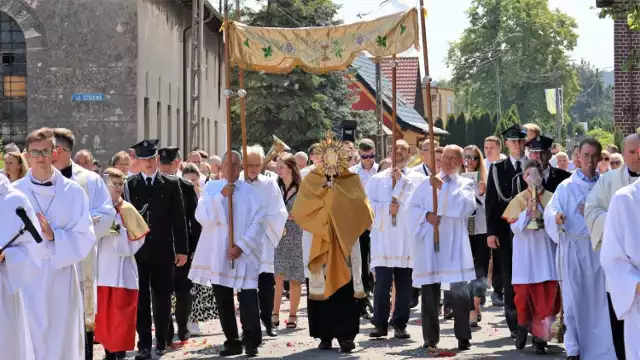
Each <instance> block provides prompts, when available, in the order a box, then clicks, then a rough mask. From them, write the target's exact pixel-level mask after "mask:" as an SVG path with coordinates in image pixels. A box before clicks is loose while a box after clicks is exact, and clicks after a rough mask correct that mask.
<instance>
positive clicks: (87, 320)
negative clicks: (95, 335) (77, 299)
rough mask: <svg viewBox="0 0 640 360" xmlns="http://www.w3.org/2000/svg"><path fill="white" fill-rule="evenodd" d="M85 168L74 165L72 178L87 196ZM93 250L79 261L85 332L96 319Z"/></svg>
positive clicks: (91, 327) (90, 329) (92, 325)
mask: <svg viewBox="0 0 640 360" xmlns="http://www.w3.org/2000/svg"><path fill="white" fill-rule="evenodd" d="M85 171H86V170H81V169H79V168H77V166H74V174H73V177H74V180H75V181H76V182H77V183H78V185H80V186H81V187H82V188H83V189H84V192H85V193H86V194H87V196H89V188H88V187H87V174H86V172H85ZM95 256H96V255H95V252H94V251H90V252H89V255H87V257H86V258H84V260H82V261H81V262H80V268H81V269H82V278H81V279H80V291H81V292H82V301H83V304H84V327H85V330H86V331H87V332H91V331H93V328H94V326H95V321H96V311H95V298H94V295H95V294H94V292H93V289H94V269H95V268H94V264H95V260H96V259H95Z"/></svg>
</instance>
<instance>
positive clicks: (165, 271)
mask: <svg viewBox="0 0 640 360" xmlns="http://www.w3.org/2000/svg"><path fill="white" fill-rule="evenodd" d="M137 263H138V285H139V286H138V288H139V291H138V319H137V323H136V331H137V332H138V349H140V350H142V349H147V350H151V346H152V340H153V338H152V336H151V302H152V301H153V323H154V324H155V327H156V348H159V349H166V344H167V342H168V339H167V337H168V336H167V333H168V331H169V322H170V320H171V293H172V292H173V281H171V280H170V279H173V268H174V264H172V263H168V264H167V263H154V262H146V261H137Z"/></svg>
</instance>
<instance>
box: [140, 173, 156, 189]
mask: <svg viewBox="0 0 640 360" xmlns="http://www.w3.org/2000/svg"><path fill="white" fill-rule="evenodd" d="M140 175H142V178H143V179H144V183H145V185H146V184H147V179H148V178H151V185H153V183H155V182H156V175H158V170H156V172H155V173H154V174H153V175H151V176H149V175H147V174H145V173H144V172H142V171H141V172H140Z"/></svg>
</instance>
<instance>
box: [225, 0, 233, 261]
mask: <svg viewBox="0 0 640 360" xmlns="http://www.w3.org/2000/svg"><path fill="white" fill-rule="evenodd" d="M224 23H225V29H224V63H225V65H226V66H225V72H226V74H225V79H224V82H225V98H226V100H227V166H228V167H227V174H231V172H232V171H233V161H232V160H231V64H230V63H229V58H230V56H229V39H230V36H229V6H228V0H225V1H224ZM227 177H228V175H227ZM227 181H228V179H227ZM228 200H229V201H227V205H228V213H229V215H228V218H229V251H231V249H233V195H231V196H229V199H228ZM234 267H235V264H234V261H233V260H231V268H232V269H233V268H234Z"/></svg>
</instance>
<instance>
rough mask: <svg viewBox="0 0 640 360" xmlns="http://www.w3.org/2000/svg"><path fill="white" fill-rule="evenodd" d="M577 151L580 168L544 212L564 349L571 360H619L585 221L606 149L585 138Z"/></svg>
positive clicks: (602, 281)
mask: <svg viewBox="0 0 640 360" xmlns="http://www.w3.org/2000/svg"><path fill="white" fill-rule="evenodd" d="M578 151H579V152H580V168H579V169H578V170H576V172H575V173H573V174H572V175H571V177H570V178H569V179H566V180H565V181H563V182H562V183H561V184H560V185H559V186H558V188H557V189H556V191H555V193H554V194H553V197H552V198H551V201H550V202H549V204H547V207H546V208H545V209H544V223H545V230H546V231H547V233H548V234H549V236H550V237H551V239H552V240H553V241H554V242H555V243H557V244H558V249H557V257H556V258H557V264H558V265H557V267H558V278H559V279H560V287H561V289H562V301H563V304H562V309H563V310H564V323H565V325H566V332H565V335H564V345H565V349H566V352H567V359H579V358H581V359H598V360H615V359H616V354H615V350H614V347H613V339H612V337H611V324H610V322H609V310H608V306H607V292H606V290H605V278H604V271H603V270H602V267H601V266H600V259H599V256H600V254H599V251H594V250H593V248H592V247H591V241H590V236H589V229H588V228H587V223H586V220H585V218H584V203H585V201H586V199H587V195H588V194H589V191H591V189H592V188H593V187H594V186H595V184H596V181H597V180H598V174H597V173H596V165H597V163H598V162H599V161H600V153H601V152H602V146H601V145H600V143H599V142H598V141H597V140H595V139H592V138H587V139H585V140H583V141H581V142H580V145H579V148H578Z"/></svg>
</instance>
